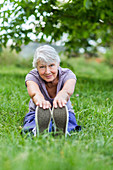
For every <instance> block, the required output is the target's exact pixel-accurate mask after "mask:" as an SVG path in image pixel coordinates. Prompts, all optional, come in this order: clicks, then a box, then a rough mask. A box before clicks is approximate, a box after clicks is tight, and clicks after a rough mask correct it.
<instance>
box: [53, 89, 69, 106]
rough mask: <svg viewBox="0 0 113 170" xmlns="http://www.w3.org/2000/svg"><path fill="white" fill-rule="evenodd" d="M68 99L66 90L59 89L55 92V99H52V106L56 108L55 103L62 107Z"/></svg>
mask: <svg viewBox="0 0 113 170" xmlns="http://www.w3.org/2000/svg"><path fill="white" fill-rule="evenodd" d="M68 99H69V96H68V94H67V93H66V91H65V90H61V91H60V92H59V93H58V94H57V96H56V97H55V99H54V101H53V106H54V107H55V108H57V105H58V106H59V107H63V106H65V105H66V103H67V101H68Z"/></svg>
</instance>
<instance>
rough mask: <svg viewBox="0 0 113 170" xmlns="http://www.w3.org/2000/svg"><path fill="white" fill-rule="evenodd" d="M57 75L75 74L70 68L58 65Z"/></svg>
mask: <svg viewBox="0 0 113 170" xmlns="http://www.w3.org/2000/svg"><path fill="white" fill-rule="evenodd" d="M59 75H60V76H69V75H70V76H71V75H72V76H75V74H74V73H73V72H72V71H71V70H70V69H68V68H62V67H59ZM75 77H76V76H75Z"/></svg>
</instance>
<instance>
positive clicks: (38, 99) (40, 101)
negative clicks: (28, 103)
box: [26, 81, 51, 109]
mask: <svg viewBox="0 0 113 170" xmlns="http://www.w3.org/2000/svg"><path fill="white" fill-rule="evenodd" d="M26 84H27V90H28V94H29V96H30V97H31V98H32V100H33V102H34V103H35V105H36V106H39V107H42V108H43V109H48V108H49V107H51V104H50V102H49V101H47V100H45V99H44V96H43V94H42V93H41V91H40V89H39V86H38V84H36V83H35V82H33V81H27V82H26Z"/></svg>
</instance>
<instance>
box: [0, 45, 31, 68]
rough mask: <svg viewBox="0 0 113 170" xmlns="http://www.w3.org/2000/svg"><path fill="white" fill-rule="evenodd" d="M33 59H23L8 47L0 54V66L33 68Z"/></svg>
mask: <svg viewBox="0 0 113 170" xmlns="http://www.w3.org/2000/svg"><path fill="white" fill-rule="evenodd" d="M32 60H33V59H32V57H30V56H29V57H28V58H23V57H21V55H20V54H17V53H16V52H15V50H13V51H12V50H11V49H9V48H8V47H7V48H3V50H2V52H1V53H0V66H13V65H15V66H17V67H21V68H32Z"/></svg>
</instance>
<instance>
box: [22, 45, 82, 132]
mask: <svg viewBox="0 0 113 170" xmlns="http://www.w3.org/2000/svg"><path fill="white" fill-rule="evenodd" d="M59 64H60V58H59V55H58V53H57V52H56V51H55V49H54V48H53V47H51V46H49V45H44V46H41V47H39V48H37V49H36V52H35V55H34V59H33V67H35V68H34V69H33V70H31V71H30V72H29V73H28V74H27V76H26V78H25V84H26V87H27V90H28V94H29V96H30V98H31V99H30V102H29V113H28V114H27V115H26V116H25V119H24V127H23V131H27V130H28V131H32V132H33V133H35V129H36V128H35V127H37V131H36V133H37V134H39V133H41V132H43V131H44V130H45V129H47V128H48V131H49V132H51V131H56V130H58V129H60V130H62V131H63V132H64V133H65V135H66V134H67V132H71V131H74V130H80V129H81V127H80V126H78V125H77V123H76V119H75V115H74V110H73V108H72V105H71V102H70V97H71V95H72V94H73V92H74V88H75V84H76V76H75V74H74V73H73V72H72V71H71V70H69V69H67V68H61V67H60V66H59ZM51 110H52V111H51ZM53 125H54V126H53ZM36 133H35V134H34V135H36Z"/></svg>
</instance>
